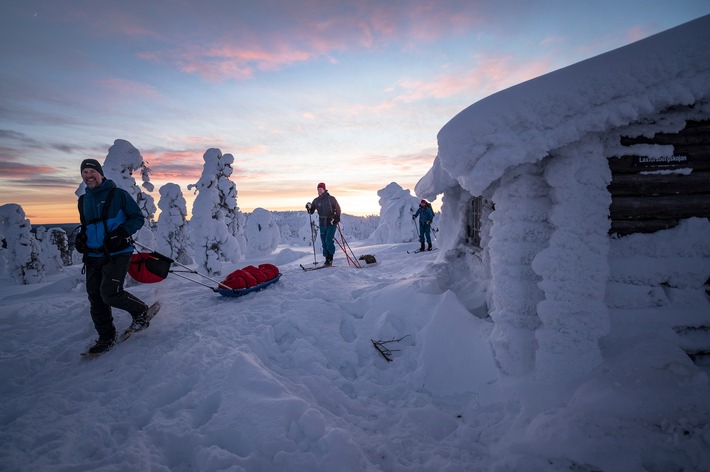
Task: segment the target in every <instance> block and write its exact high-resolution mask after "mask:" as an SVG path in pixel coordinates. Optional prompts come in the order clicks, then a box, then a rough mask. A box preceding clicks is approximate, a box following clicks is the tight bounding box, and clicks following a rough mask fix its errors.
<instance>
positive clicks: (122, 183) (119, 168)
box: [82, 139, 156, 247]
mask: <svg viewBox="0 0 710 472" xmlns="http://www.w3.org/2000/svg"><path fill="white" fill-rule="evenodd" d="M101 167H102V168H103V171H104V176H105V177H106V178H107V179H111V180H113V182H114V183H115V184H116V187H118V188H122V189H123V190H125V191H127V192H128V193H129V194H130V195H131V196H132V197H133V199H134V200H135V201H136V203H137V204H138V207H139V208H140V209H141V212H142V213H143V217H144V218H145V224H144V225H143V227H142V228H141V229H139V230H138V231H137V232H136V233H135V234H134V235H133V237H134V238H135V240H136V241H138V242H140V243H143V244H145V245H146V246H148V247H153V246H154V245H155V239H154V236H153V232H152V230H151V227H150V226H151V223H152V222H153V219H154V218H155V212H156V207H155V200H154V199H153V196H152V195H150V193H149V192H152V191H153V189H154V186H153V184H152V183H150V172H151V170H150V168H149V167H148V166H147V165H146V162H145V161H144V160H143V156H142V155H141V153H140V151H139V150H138V149H137V148H136V147H135V146H133V144H131V143H130V142H128V141H126V140H125V139H116V140H115V141H114V142H113V145H112V146H111V147H110V148H109V149H108V154H107V155H106V159H105V160H104V162H103V164H102V166H101ZM138 173H139V174H140V177H141V185H140V186H138V184H137V183H136V178H135V174H138ZM83 186H84V183H83V182H82V189H83V188H84V187H83ZM141 187H142V188H143V189H144V190H145V191H144V190H141Z"/></svg>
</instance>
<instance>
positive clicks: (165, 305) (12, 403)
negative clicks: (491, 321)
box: [0, 245, 481, 470]
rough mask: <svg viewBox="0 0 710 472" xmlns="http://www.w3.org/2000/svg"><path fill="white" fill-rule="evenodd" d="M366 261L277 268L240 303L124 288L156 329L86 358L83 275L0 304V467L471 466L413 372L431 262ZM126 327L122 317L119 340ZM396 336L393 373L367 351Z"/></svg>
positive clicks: (384, 255)
mask: <svg viewBox="0 0 710 472" xmlns="http://www.w3.org/2000/svg"><path fill="white" fill-rule="evenodd" d="M368 250H370V248H368ZM372 250H373V251H381V253H375V254H376V257H377V258H378V262H379V264H378V265H377V266H374V267H367V268H364V269H359V270H358V269H353V268H349V267H347V265H346V261H345V260H344V259H342V260H341V258H337V257H336V261H337V263H338V264H339V266H340V267H336V268H333V270H328V271H325V270H324V271H314V272H308V273H306V272H304V271H303V270H302V269H301V268H300V267H299V265H298V263H296V262H293V263H287V264H280V265H279V267H280V268H281V270H282V273H283V274H284V275H283V277H282V278H281V280H280V281H279V282H278V283H276V284H274V285H273V286H272V287H269V288H268V289H265V290H263V291H261V292H258V293H253V294H250V295H247V296H244V297H240V298H239V299H231V298H228V297H221V296H219V295H218V294H216V293H213V292H212V291H211V290H209V289H207V288H205V287H202V286H200V285H197V284H193V283H191V282H189V281H185V280H183V279H180V278H176V277H172V278H171V277H170V276H169V277H168V279H166V280H165V281H163V282H161V283H159V284H155V285H137V286H131V287H129V290H131V291H132V292H134V293H135V294H136V295H138V296H140V297H141V298H143V299H144V300H146V301H147V302H149V303H150V302H153V301H155V300H160V302H161V304H162V309H161V316H159V317H156V318H155V319H154V320H153V322H152V323H151V326H150V328H148V329H147V330H145V331H143V332H141V333H136V334H135V336H134V337H135V339H132V340H131V342H130V343H127V344H125V345H121V346H118V347H117V348H116V349H115V350H114V351H111V352H109V353H107V354H106V355H105V356H101V357H99V358H92V359H88V360H87V359H81V358H80V357H79V356H78V353H79V352H80V351H81V350H83V349H84V348H85V346H86V344H88V343H90V341H91V340H92V339H93V338H94V337H95V334H94V332H93V327H92V326H91V322H90V318H89V315H88V301H87V300H86V295H85V293H84V287H83V283H80V282H79V281H80V277H79V274H78V270H77V269H78V268H77V267H71V268H69V269H68V270H67V271H66V272H67V273H66V274H62V275H61V276H57V277H56V278H55V279H56V280H55V281H54V282H49V283H47V284H44V285H43V286H34V287H30V288H28V287H21V293H18V294H17V295H15V296H6V297H5V298H3V299H2V301H1V302H0V303H1V306H0V310H1V313H2V324H3V325H4V326H3V332H4V335H3V337H4V339H5V341H4V342H3V348H2V351H3V355H2V363H1V364H0V365H2V369H1V370H2V374H3V378H4V379H6V381H5V382H4V386H3V387H2V391H1V392H2V396H1V397H0V399H1V400H2V404H3V405H4V406H3V408H2V411H3V415H2V420H3V421H2V424H3V425H4V427H3V431H2V446H1V448H0V457H2V459H3V460H2V462H3V463H4V464H6V465H8V466H10V468H11V469H13V470H41V469H48V468H59V469H62V468H65V469H66V470H72V469H74V468H87V469H99V470H101V469H105V470H147V469H149V468H150V467H153V469H152V470H223V469H226V470H240V468H244V470H279V469H281V470H284V469H283V467H285V466H286V464H288V470H362V469H363V468H367V467H375V464H378V463H379V465H377V466H376V467H377V468H380V467H382V468H383V469H386V470H397V469H398V468H401V469H402V470H425V469H427V468H431V470H435V469H440V466H441V465H442V464H445V463H450V462H451V460H452V459H453V458H452V457H451V456H452V455H453V456H457V457H458V459H457V460H458V461H461V460H464V459H465V460H464V462H466V463H470V462H471V461H473V462H475V460H474V459H475V456H476V455H478V454H480V453H481V451H478V450H477V449H476V448H471V447H470V444H468V442H469V441H470V440H471V438H470V437H461V438H459V439H457V440H453V441H452V439H454V438H453V437H452V434H453V435H454V436H456V433H455V432H456V430H457V429H458V428H459V427H460V426H461V424H462V423H461V420H460V419H457V415H458V413H460V412H457V411H451V412H447V411H445V410H442V408H441V407H440V406H435V405H433V404H432V401H431V398H430V396H431V394H430V393H428V392H426V391H423V390H422V386H423V385H422V384H423V381H424V378H423V377H422V375H421V372H418V371H421V369H422V365H421V364H422V353H421V352H418V351H421V346H417V336H418V334H417V333H418V332H419V331H420V330H421V329H422V327H423V326H425V325H426V324H427V323H428V322H429V321H430V319H431V317H432V313H433V311H434V309H435V305H436V304H438V303H440V302H441V300H440V299H439V298H438V297H432V295H433V294H436V293H437V292H440V290H439V289H438V287H437V285H436V283H435V281H434V279H433V278H432V277H427V276H422V275H418V274H417V273H418V272H419V271H420V270H422V269H424V267H425V265H426V264H427V263H431V262H433V260H434V257H433V255H432V257H429V258H427V259H426V260H425V259H420V260H416V261H415V260H412V259H411V258H408V257H406V245H390V246H380V247H377V248H372ZM304 254H305V255H306V257H305V258H302V259H300V261H301V262H303V261H307V260H308V259H307V253H304ZM423 256H424V255H423ZM424 257H426V256H424ZM258 262H262V261H258ZM248 263H250V261H245V262H244V264H243V265H246V264H248ZM304 265H305V264H304ZM235 268H237V267H235ZM388 291H392V295H391V296H385V297H382V296H381V295H382V294H383V293H386V292H388ZM23 292H24V293H23ZM3 293H6V291H3ZM378 294H379V296H378ZM128 323H129V319H128V315H127V314H125V313H117V314H116V324H117V327H118V328H119V330H121V329H122V327H123V326H122V324H125V325H127V324H128ZM405 335H409V336H407V337H406V338H405V339H404V340H402V342H401V343H399V344H400V346H399V349H401V350H400V351H399V352H395V354H394V357H395V361H394V362H393V363H387V362H386V361H385V360H384V359H383V358H382V357H381V356H380V355H379V354H378V353H377V351H376V350H375V349H374V348H373V347H372V344H371V341H370V340H371V339H373V338H374V339H389V338H400V337H402V336H405ZM407 378H409V380H407ZM444 438H448V439H446V440H445V441H443V443H445V444H446V447H442V444H443V443H442V442H441V441H442V440H444ZM461 441H464V442H465V443H466V444H464V443H460V442H461ZM457 443H460V444H458V445H457ZM462 455H463V456H462ZM464 456H468V457H464ZM388 464H389V465H388ZM427 464H429V465H427ZM230 467H232V468H233V469H230ZM422 467H423V468H424V469H422Z"/></svg>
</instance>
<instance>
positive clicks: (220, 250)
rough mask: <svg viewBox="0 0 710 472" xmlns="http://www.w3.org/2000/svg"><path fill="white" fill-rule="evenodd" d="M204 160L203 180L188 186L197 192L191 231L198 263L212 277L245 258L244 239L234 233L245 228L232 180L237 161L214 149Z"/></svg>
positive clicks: (201, 178)
mask: <svg viewBox="0 0 710 472" xmlns="http://www.w3.org/2000/svg"><path fill="white" fill-rule="evenodd" d="M202 158H203V159H204V161H205V164H204V167H203V169H202V176H201V177H200V180H199V181H197V183H195V184H190V185H188V186H187V188H188V190H191V189H193V188H194V189H195V192H196V193H197V197H196V198H195V202H194V203H193V205H192V218H191V219H190V231H191V233H192V242H193V249H194V251H195V262H197V264H199V265H200V266H201V267H202V268H204V269H205V270H206V271H207V273H208V274H211V275H220V274H221V273H222V264H223V262H226V261H231V262H238V261H239V260H241V259H242V258H243V256H244V249H245V247H246V241H245V240H244V236H243V234H240V235H239V237H240V240H238V239H237V236H235V234H234V232H233V231H239V229H240V224H241V225H242V226H241V228H243V218H244V216H243V215H242V214H241V212H240V211H239V209H238V208H237V201H236V197H237V191H236V188H235V186H234V183H233V182H231V181H230V180H229V176H230V175H232V163H233V162H234V157H233V156H232V155H231V154H225V155H222V151H220V150H219V149H215V148H211V149H208V150H207V151H205V154H204V155H203V156H202ZM240 220H241V221H240Z"/></svg>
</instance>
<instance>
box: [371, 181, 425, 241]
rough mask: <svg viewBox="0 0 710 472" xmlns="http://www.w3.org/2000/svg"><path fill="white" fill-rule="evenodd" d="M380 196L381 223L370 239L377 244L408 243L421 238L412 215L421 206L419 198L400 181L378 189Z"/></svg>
mask: <svg viewBox="0 0 710 472" xmlns="http://www.w3.org/2000/svg"><path fill="white" fill-rule="evenodd" d="M377 196H379V197H380V201H379V203H380V225H379V226H378V227H377V229H376V230H375V231H374V232H373V233H372V236H371V237H370V239H371V240H372V242H374V243H376V244H382V243H408V242H412V241H416V240H418V238H419V235H418V234H417V231H418V229H417V224H414V223H413V220H412V215H413V214H414V212H416V211H417V208H418V207H419V199H418V198H417V197H415V196H413V195H412V194H411V193H410V191H409V190H405V189H403V188H402V187H401V186H400V185H399V184H398V183H396V182H392V183H390V184H389V185H387V186H386V187H385V188H383V189H380V190H378V191H377Z"/></svg>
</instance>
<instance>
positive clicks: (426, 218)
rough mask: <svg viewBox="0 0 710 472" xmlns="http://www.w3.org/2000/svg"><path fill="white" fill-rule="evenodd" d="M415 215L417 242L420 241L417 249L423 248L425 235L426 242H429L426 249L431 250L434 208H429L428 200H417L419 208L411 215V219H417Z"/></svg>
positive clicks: (421, 249)
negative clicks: (417, 223)
mask: <svg viewBox="0 0 710 472" xmlns="http://www.w3.org/2000/svg"><path fill="white" fill-rule="evenodd" d="M417 216H418V217H419V242H420V243H421V246H420V247H419V250H420V251H423V250H424V238H425V237H426V242H427V243H428V244H429V247H428V250H429V251H431V222H432V220H433V219H434V210H432V209H431V205H429V202H427V201H426V200H422V201H421V202H419V208H417V212H416V213H414V214H413V215H412V219H413V220H415V219H417Z"/></svg>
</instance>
